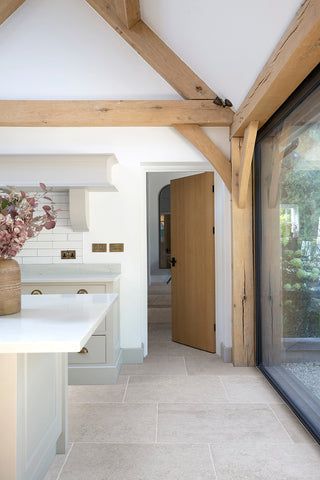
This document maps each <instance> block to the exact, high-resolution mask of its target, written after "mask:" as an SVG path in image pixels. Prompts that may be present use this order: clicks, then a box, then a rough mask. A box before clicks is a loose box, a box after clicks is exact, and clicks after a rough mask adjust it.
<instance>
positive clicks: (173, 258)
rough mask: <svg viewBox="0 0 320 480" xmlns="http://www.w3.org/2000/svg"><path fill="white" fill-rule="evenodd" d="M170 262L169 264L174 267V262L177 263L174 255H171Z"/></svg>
mask: <svg viewBox="0 0 320 480" xmlns="http://www.w3.org/2000/svg"><path fill="white" fill-rule="evenodd" d="M170 263H171V266H172V267H175V265H176V263H177V260H176V258H175V257H172V258H171V260H170Z"/></svg>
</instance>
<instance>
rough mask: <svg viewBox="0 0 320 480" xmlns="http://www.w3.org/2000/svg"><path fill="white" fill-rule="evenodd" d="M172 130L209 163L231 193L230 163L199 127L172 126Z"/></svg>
mask: <svg viewBox="0 0 320 480" xmlns="http://www.w3.org/2000/svg"><path fill="white" fill-rule="evenodd" d="M174 128H175V129H176V130H177V131H178V132H179V133H180V134H181V135H182V136H183V137H184V138H186V139H187V140H188V141H189V142H190V143H191V144H192V145H193V146H195V147H196V148H197V149H198V150H199V151H200V152H201V153H202V154H203V155H204V156H205V158H206V159H207V160H208V161H209V162H210V163H211V165H212V166H213V168H214V169H215V170H216V172H217V173H218V174H219V175H220V177H221V178H222V180H223V181H224V183H225V185H226V187H227V188H228V190H229V192H231V162H230V161H229V159H228V158H227V157H226V156H225V154H224V153H223V152H222V151H221V150H220V149H219V148H218V147H217V146H216V145H215V143H214V142H213V141H212V140H211V138H209V137H208V135H207V134H206V133H205V132H204V131H203V130H202V128H201V127H200V126H199V125H183V124H182V125H174Z"/></svg>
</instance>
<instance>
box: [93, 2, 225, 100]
mask: <svg viewBox="0 0 320 480" xmlns="http://www.w3.org/2000/svg"><path fill="white" fill-rule="evenodd" d="M115 1H116V0H113V1H111V0H87V3H88V4H89V5H91V7H92V8H93V9H94V10H95V11H96V12H97V13H98V14H99V15H100V16H101V17H102V18H103V19H104V20H106V22H107V23H108V24H109V25H110V26H111V27H112V28H114V30H115V31H116V32H117V33H118V34H119V35H121V37H122V38H123V39H124V40H126V42H127V43H128V44H129V45H130V46H131V47H132V48H133V49H134V50H135V51H136V52H137V53H138V54H139V55H141V57H142V58H143V59H144V60H145V61H146V62H147V63H149V65H151V67H152V68H153V69H154V70H156V71H157V72H158V73H159V75H161V76H162V77H163V78H164V79H165V80H166V81H167V82H168V83H169V84H170V85H171V86H172V87H173V88H174V89H175V90H176V91H177V92H178V93H179V94H180V95H181V96H182V97H183V98H186V99H189V100H192V99H193V100H202V99H214V98H215V97H216V94H215V92H214V91H213V90H211V88H210V87H208V85H206V83H205V82H203V81H202V80H201V79H200V78H199V77H198V76H197V75H196V74H195V73H194V72H193V71H192V70H191V68H189V67H188V65H186V64H185V63H184V62H183V61H182V60H181V58H179V57H178V56H177V55H176V54H175V53H174V52H173V51H172V50H171V49H170V48H169V47H168V46H167V45H166V44H165V43H164V42H163V41H162V40H161V39H160V38H159V37H158V36H157V35H156V34H155V33H154V32H153V31H152V30H151V29H150V28H149V27H148V26H147V25H146V24H145V23H144V22H143V21H142V20H140V21H139V22H137V23H136V24H135V25H134V26H133V27H131V28H128V27H127V26H126V25H125V24H124V23H123V21H121V19H120V18H119V17H118V16H117V15H116V13H115V9H114V7H113V3H114V2H115ZM119 1H120V0H119Z"/></svg>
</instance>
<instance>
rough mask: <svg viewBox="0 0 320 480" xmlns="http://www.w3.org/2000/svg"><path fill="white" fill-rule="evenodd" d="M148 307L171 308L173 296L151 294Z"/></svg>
mask: <svg viewBox="0 0 320 480" xmlns="http://www.w3.org/2000/svg"><path fill="white" fill-rule="evenodd" d="M148 305H149V308H150V307H151V308H152V307H160V308H161V307H170V306H171V295H170V294H168V293H167V294H166V293H165V294H163V293H161V294H157V293H151V294H150V293H149V295H148Z"/></svg>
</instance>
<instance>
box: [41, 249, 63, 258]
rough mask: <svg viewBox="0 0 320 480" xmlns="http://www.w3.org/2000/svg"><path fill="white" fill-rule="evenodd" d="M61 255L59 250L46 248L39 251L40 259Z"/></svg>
mask: <svg viewBox="0 0 320 480" xmlns="http://www.w3.org/2000/svg"><path fill="white" fill-rule="evenodd" d="M58 253H59V254H60V251H59V250H54V249H53V248H49V249H46V248H44V249H43V250H38V257H55V256H57V255H58Z"/></svg>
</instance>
